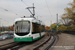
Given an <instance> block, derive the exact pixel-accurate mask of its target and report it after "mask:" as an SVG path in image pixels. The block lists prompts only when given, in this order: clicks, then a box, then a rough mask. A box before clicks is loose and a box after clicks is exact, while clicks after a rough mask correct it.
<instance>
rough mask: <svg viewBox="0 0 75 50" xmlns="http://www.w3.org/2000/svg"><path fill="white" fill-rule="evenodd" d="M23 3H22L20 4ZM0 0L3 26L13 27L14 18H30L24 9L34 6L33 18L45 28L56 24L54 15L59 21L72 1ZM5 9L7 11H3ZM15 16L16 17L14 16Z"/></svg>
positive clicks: (0, 16)
mask: <svg viewBox="0 0 75 50" xmlns="http://www.w3.org/2000/svg"><path fill="white" fill-rule="evenodd" d="M22 1H23V2H22ZM22 1H21V0H0V18H1V19H0V21H1V22H2V23H1V24H2V25H3V26H9V25H13V23H14V20H15V19H16V18H20V17H23V16H30V15H31V14H30V12H29V11H28V10H27V9H26V7H31V6H32V3H34V4H35V12H36V14H35V17H36V18H37V16H38V19H40V20H42V21H43V22H44V23H45V25H46V26H50V24H51V23H50V21H51V20H52V23H56V14H57V13H58V14H59V19H60V17H61V16H62V14H63V13H64V8H66V7H68V6H69V5H68V3H71V2H73V0H22ZM5 9H7V10H8V11H5ZM16 14H17V15H16ZM1 24H0V25H1Z"/></svg>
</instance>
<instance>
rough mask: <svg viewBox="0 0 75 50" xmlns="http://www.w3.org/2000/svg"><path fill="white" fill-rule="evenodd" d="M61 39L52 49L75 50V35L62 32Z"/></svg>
mask: <svg viewBox="0 0 75 50" xmlns="http://www.w3.org/2000/svg"><path fill="white" fill-rule="evenodd" d="M58 36H59V40H58V42H57V44H56V45H55V46H52V47H53V48H52V50H75V35H71V34H66V33H61V34H59V35H58Z"/></svg>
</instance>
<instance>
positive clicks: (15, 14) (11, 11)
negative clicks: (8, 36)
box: [0, 7, 21, 17]
mask: <svg viewBox="0 0 75 50" xmlns="http://www.w3.org/2000/svg"><path fill="white" fill-rule="evenodd" d="M0 8H1V9H4V10H5V11H7V12H12V13H14V14H15V15H17V16H19V15H18V14H17V13H15V12H13V11H9V10H7V9H5V8H2V7H0ZM20 17H21V16H20Z"/></svg>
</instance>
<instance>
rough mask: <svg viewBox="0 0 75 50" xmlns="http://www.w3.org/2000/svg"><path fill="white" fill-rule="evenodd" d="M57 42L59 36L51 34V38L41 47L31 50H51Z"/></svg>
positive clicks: (40, 45) (41, 44)
mask: <svg viewBox="0 0 75 50" xmlns="http://www.w3.org/2000/svg"><path fill="white" fill-rule="evenodd" d="M56 42H57V35H52V34H49V38H48V39H47V40H45V41H44V42H42V43H40V44H39V45H37V46H35V47H32V48H31V49H29V50H50V49H51V48H52V47H51V46H53V45H55V43H56Z"/></svg>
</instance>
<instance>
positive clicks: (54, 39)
mask: <svg viewBox="0 0 75 50" xmlns="http://www.w3.org/2000/svg"><path fill="white" fill-rule="evenodd" d="M52 36H53V39H52V41H51V43H50V44H49V45H47V46H46V47H45V48H44V49H43V50H51V48H52V46H54V45H55V44H56V42H57V38H58V36H56V35H52Z"/></svg>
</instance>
